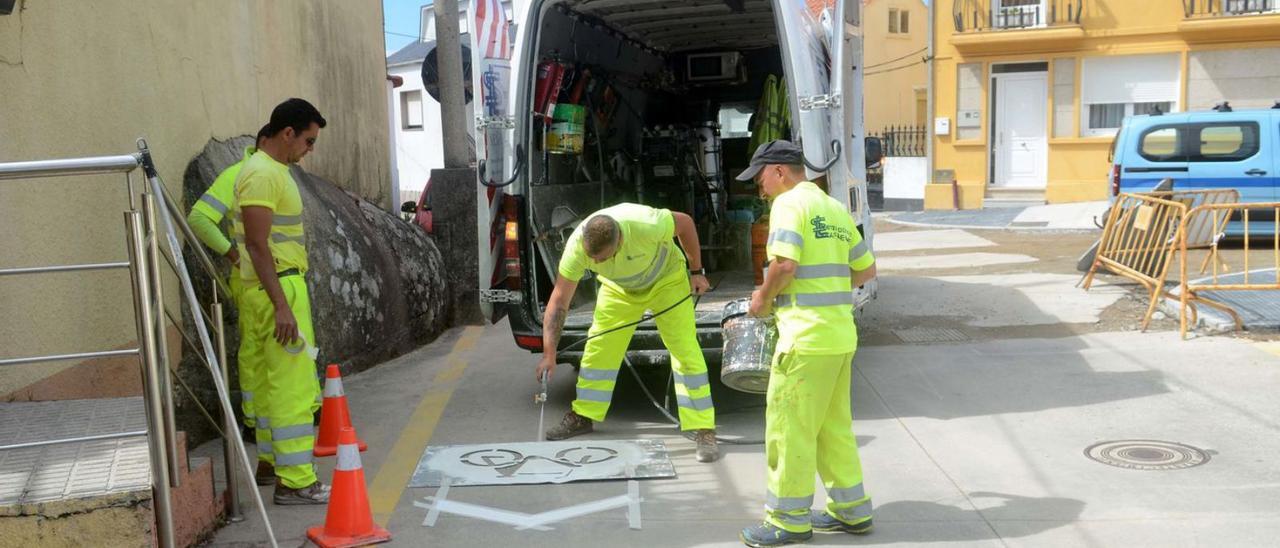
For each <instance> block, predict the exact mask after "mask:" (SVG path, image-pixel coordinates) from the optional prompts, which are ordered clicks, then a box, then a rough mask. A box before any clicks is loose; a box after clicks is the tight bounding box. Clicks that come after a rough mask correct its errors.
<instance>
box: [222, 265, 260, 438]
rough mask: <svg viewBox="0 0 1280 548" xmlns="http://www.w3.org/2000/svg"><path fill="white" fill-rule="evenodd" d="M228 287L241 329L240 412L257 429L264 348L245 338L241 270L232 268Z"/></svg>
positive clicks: (238, 355)
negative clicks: (257, 404)
mask: <svg viewBox="0 0 1280 548" xmlns="http://www.w3.org/2000/svg"><path fill="white" fill-rule="evenodd" d="M227 287H228V288H229V289H230V290H231V299H232V301H233V302H234V303H235V305H236V311H237V317H236V326H237V327H238V328H239V329H240V350H239V351H238V352H237V353H236V377H237V378H238V380H239V383H240V411H241V412H243V413H244V425H245V426H248V427H249V428H255V427H256V426H257V424H258V423H257V418H258V414H257V412H256V411H255V410H254V406H253V401H254V397H255V395H256V393H257V392H258V391H259V390H260V388H259V387H258V382H259V380H258V378H259V377H258V376H259V373H258V372H259V371H261V369H262V366H261V363H262V348H261V347H259V346H258V345H257V344H256V340H255V339H254V338H252V337H246V336H245V334H246V333H248V332H249V327H248V326H249V323H248V322H247V321H246V320H247V318H248V317H249V315H248V314H246V313H245V310H244V304H243V303H242V302H241V300H240V299H241V297H242V295H243V293H244V281H242V280H241V279H240V269H239V268H237V267H235V266H232V267H231V277H229V278H227ZM267 449H268V451H267V453H270V452H271V451H270V447H268V448H267ZM258 452H259V458H261V453H262V448H261V447H259V448H258Z"/></svg>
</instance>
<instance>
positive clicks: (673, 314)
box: [573, 271, 716, 430]
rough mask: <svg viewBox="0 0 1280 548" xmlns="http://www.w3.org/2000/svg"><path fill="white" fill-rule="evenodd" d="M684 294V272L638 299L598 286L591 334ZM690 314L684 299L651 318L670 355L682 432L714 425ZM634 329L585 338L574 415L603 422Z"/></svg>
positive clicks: (704, 366) (703, 364)
mask: <svg viewBox="0 0 1280 548" xmlns="http://www.w3.org/2000/svg"><path fill="white" fill-rule="evenodd" d="M688 295H689V277H688V276H687V275H686V274H685V273H684V272H683V271H679V272H676V273H673V274H672V275H670V276H666V277H664V278H663V279H661V280H658V283H657V285H655V286H654V288H653V289H652V290H650V291H649V293H648V294H647V295H645V296H644V297H643V300H638V299H637V298H636V297H633V296H631V295H627V294H624V293H622V292H620V291H618V290H617V289H613V288H611V287H610V286H608V285H602V286H601V287H600V293H599V295H598V297H597V298H596V309H595V321H594V322H593V324H592V327H591V333H590V334H592V335H594V334H595V333H600V332H604V331H607V330H609V329H611V328H613V327H616V326H620V325H623V324H627V323H630V322H633V321H635V320H638V319H640V317H641V316H643V315H644V312H645V310H662V309H665V308H666V307H668V306H671V303H674V302H677V301H680V300H681V299H684V298H685V297H686V296H688ZM693 312H694V311H693V301H692V300H691V299H690V300H684V302H682V303H680V305H678V306H676V307H675V308H673V309H671V310H670V311H668V312H667V313H666V314H663V315H661V316H658V317H657V318H654V320H653V321H654V323H655V324H656V325H657V327H658V333H659V335H661V336H662V343H663V344H664V345H665V346H666V347H667V350H668V351H669V352H670V354H671V367H672V368H673V370H674V373H675V375H676V399H677V400H678V403H679V405H680V407H679V414H680V428H681V429H682V430H701V429H708V428H715V424H716V422H715V408H714V405H713V404H712V401H711V383H710V382H709V381H708V377H707V364H706V361H705V360H704V359H703V356H702V348H701V347H700V346H699V345H698V339H697V327H696V325H695V321H694V314H693ZM633 333H635V327H634V326H632V327H628V328H626V329H619V330H618V331H614V332H612V333H609V334H607V335H603V336H600V337H596V338H594V339H591V340H589V341H587V345H586V348H585V349H583V353H582V367H581V369H580V371H579V372H578V383H577V399H575V400H574V402H573V411H574V412H575V413H577V414H579V415H582V416H583V417H586V418H588V419H591V420H593V421H597V422H598V421H602V420H604V418H605V415H606V414H608V412H609V403H610V401H611V400H612V398H613V389H614V387H615V386H616V384H617V379H618V371H619V369H620V368H621V366H622V359H623V357H624V356H625V355H626V350H627V346H628V345H629V344H630V343H631V335H632V334H633Z"/></svg>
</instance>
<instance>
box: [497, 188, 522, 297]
mask: <svg viewBox="0 0 1280 548" xmlns="http://www.w3.org/2000/svg"><path fill="white" fill-rule="evenodd" d="M517 209H518V208H517V207H516V200H515V197H513V196H507V197H505V198H504V199H503V202H502V217H503V218H504V219H505V220H506V223H505V224H504V230H503V242H502V272H503V277H504V285H505V286H506V288H507V289H520V288H521V286H522V285H523V282H522V278H523V276H522V274H523V272H522V270H521V267H520V215H519V213H518V211H517Z"/></svg>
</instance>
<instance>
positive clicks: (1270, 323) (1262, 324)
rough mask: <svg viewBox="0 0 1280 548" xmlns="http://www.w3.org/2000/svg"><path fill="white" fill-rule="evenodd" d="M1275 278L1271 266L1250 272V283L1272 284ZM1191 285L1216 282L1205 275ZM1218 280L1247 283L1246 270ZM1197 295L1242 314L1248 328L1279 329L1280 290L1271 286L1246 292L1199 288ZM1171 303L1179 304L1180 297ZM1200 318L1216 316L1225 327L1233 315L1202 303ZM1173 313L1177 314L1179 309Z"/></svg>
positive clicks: (1241, 317)
mask: <svg viewBox="0 0 1280 548" xmlns="http://www.w3.org/2000/svg"><path fill="white" fill-rule="evenodd" d="M1275 281H1276V272H1275V271H1274V270H1271V269H1259V270H1251V271H1250V272H1249V283H1251V284H1271V283H1275ZM1191 283H1192V284H1207V283H1213V278H1212V277H1205V278H1201V279H1198V280H1193V281H1192V282H1191ZM1218 283H1224V284H1240V283H1244V273H1242V272H1233V273H1231V274H1219V275H1218ZM1172 293H1173V295H1174V296H1176V295H1177V294H1178V289H1174V290H1173V291H1172ZM1198 294H1199V295H1200V296H1202V297H1205V298H1208V299H1212V300H1215V301H1217V302H1220V303H1222V304H1225V305H1227V306H1230V307H1231V308H1233V309H1235V311H1236V313H1237V314H1240V320H1241V321H1243V322H1244V326H1245V328H1246V329H1280V291H1275V290H1270V289H1258V290H1243V291H1200V292H1198ZM1170 302H1173V303H1176V302H1177V299H1176V298H1174V299H1170ZM1198 310H1199V313H1200V316H1201V317H1205V318H1206V319H1213V320H1214V323H1217V324H1222V325H1223V326H1226V325H1229V324H1230V323H1231V318H1230V317H1229V316H1227V314H1226V313H1225V312H1222V311H1220V310H1217V309H1215V308H1213V307H1211V306H1207V305H1200V306H1199V307H1198ZM1174 314H1177V312H1176V309H1175V312H1174Z"/></svg>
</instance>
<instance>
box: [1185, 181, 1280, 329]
mask: <svg viewBox="0 0 1280 548" xmlns="http://www.w3.org/2000/svg"><path fill="white" fill-rule="evenodd" d="M1251 217H1252V219H1253V220H1252V221H1251V219H1250V218H1251ZM1260 217H1262V218H1265V219H1266V220H1262V221H1257V219H1259V218H1260ZM1191 222H1201V223H1210V224H1211V226H1212V233H1213V238H1212V242H1211V243H1210V245H1209V246H1208V249H1209V254H1208V256H1206V257H1205V263H1203V264H1201V268H1200V272H1201V274H1203V273H1204V271H1205V270H1206V266H1205V264H1207V263H1208V262H1209V261H1212V262H1213V274H1212V276H1210V281H1209V282H1208V283H1193V281H1192V280H1190V279H1189V278H1188V276H1187V270H1188V265H1187V249H1190V248H1191V247H1192V245H1191V244H1192V243H1193V241H1188V240H1187V239H1186V238H1184V239H1183V242H1182V244H1181V245H1180V251H1181V252H1182V260H1181V261H1180V265H1179V268H1180V270H1181V275H1182V281H1181V287H1180V291H1179V299H1178V300H1179V303H1180V311H1179V318H1178V323H1179V333H1180V334H1181V336H1182V338H1184V339H1185V338H1186V336H1187V312H1188V310H1190V312H1191V323H1192V324H1195V323H1196V322H1197V321H1198V317H1199V314H1198V310H1197V304H1204V305H1207V306H1210V307H1212V308H1216V309H1218V310H1221V311H1223V312H1226V313H1227V314H1228V315H1230V316H1231V319H1232V321H1233V322H1234V323H1235V327H1236V330H1242V329H1244V322H1243V321H1242V320H1241V318H1240V314H1239V313H1237V312H1236V311H1235V309H1233V308H1232V307H1231V306H1229V305H1227V304H1224V303H1221V302H1218V301H1216V300H1213V299H1210V298H1208V297H1205V296H1204V295H1201V294H1200V293H1201V292H1221V291H1259V290H1262V291H1266V290H1270V291H1275V290H1280V202H1269V203H1247V204H1242V203H1207V204H1203V205H1199V206H1197V207H1195V208H1193V209H1191V210H1190V211H1189V212H1188V213H1187V218H1186V220H1184V225H1189V224H1190V223H1191ZM1228 223H1239V225H1238V226H1239V227H1240V233H1241V235H1242V246H1243V248H1244V261H1243V262H1244V270H1242V271H1241V272H1240V273H1239V275H1238V276H1239V277H1240V278H1241V281H1239V282H1225V281H1223V280H1221V276H1222V272H1221V271H1222V270H1223V269H1224V268H1226V267H1227V264H1226V262H1225V261H1223V260H1222V259H1221V249H1220V245H1221V243H1222V240H1223V238H1224V237H1225V234H1226V231H1227V226H1228ZM1258 224H1262V225H1263V226H1264V227H1265V228H1261V229H1260V228H1258V226H1257V225H1258ZM1263 231H1265V232H1263ZM1260 232H1261V233H1269V234H1270V236H1271V237H1270V240H1271V245H1270V246H1268V247H1269V248H1270V250H1271V261H1269V263H1270V264H1269V265H1268V267H1267V268H1265V269H1260V271H1262V272H1266V271H1269V272H1270V273H1271V276H1270V277H1269V278H1268V277H1262V276H1258V275H1257V274H1258V273H1259V271H1254V270H1253V269H1252V268H1251V267H1252V266H1253V263H1252V261H1251V259H1250V257H1249V253H1250V251H1251V246H1252V245H1253V242H1252V240H1253V239H1255V238H1256V237H1257V236H1258V235H1261V234H1260ZM1252 249H1257V248H1252ZM1250 275H1254V277H1253V280H1250ZM1233 276H1235V275H1234V274H1233ZM1259 278H1261V279H1259Z"/></svg>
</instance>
